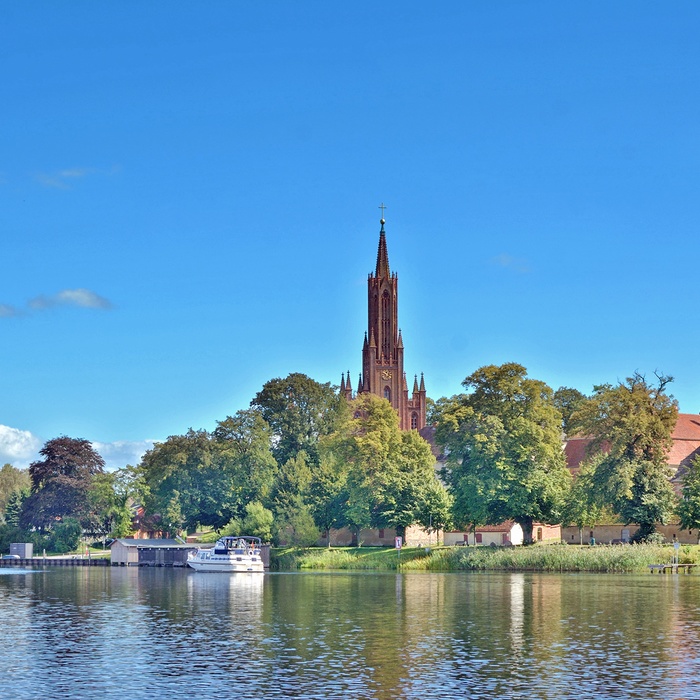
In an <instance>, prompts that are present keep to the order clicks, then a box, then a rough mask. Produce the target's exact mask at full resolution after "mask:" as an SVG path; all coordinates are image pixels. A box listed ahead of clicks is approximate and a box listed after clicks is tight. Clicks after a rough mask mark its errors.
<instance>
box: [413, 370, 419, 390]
mask: <svg viewBox="0 0 700 700" xmlns="http://www.w3.org/2000/svg"><path fill="white" fill-rule="evenodd" d="M413 393H414V394H417V393H418V377H417V376H416V375H415V374H414V375H413Z"/></svg>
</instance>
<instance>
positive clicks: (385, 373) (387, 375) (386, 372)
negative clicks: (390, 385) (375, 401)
mask: <svg viewBox="0 0 700 700" xmlns="http://www.w3.org/2000/svg"><path fill="white" fill-rule="evenodd" d="M382 379H384V380H388V379H391V372H390V371H389V370H388V369H385V370H382Z"/></svg>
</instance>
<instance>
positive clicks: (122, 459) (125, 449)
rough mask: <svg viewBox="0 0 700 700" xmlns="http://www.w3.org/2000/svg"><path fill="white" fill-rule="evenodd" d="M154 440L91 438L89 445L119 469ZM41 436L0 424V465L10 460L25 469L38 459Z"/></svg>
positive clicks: (134, 462) (108, 466)
mask: <svg viewBox="0 0 700 700" xmlns="http://www.w3.org/2000/svg"><path fill="white" fill-rule="evenodd" d="M155 442H156V441H155V440H134V441H129V440H117V441H115V442H93V443H91V444H92V446H93V448H94V449H95V450H97V452H99V454H100V455H101V456H102V458H103V459H104V461H105V468H106V469H107V470H108V471H113V470H114V469H121V468H122V467H125V466H126V465H127V464H131V465H132V466H135V465H137V464H138V463H139V462H140V461H141V457H143V455H144V453H145V452H146V451H147V450H150V449H151V448H152V447H153V445H154V443H155ZM43 444H44V440H43V439H42V438H39V437H37V436H36V435H33V434H32V433H31V432H29V431H28V430H19V429H18V428H10V427H9V426H7V425H0V466H2V465H3V464H6V463H8V464H12V466H14V467H17V469H26V468H27V467H28V466H29V465H30V464H31V463H32V462H36V461H37V460H38V459H41V455H40V454H39V450H40V449H41V448H42V446H43Z"/></svg>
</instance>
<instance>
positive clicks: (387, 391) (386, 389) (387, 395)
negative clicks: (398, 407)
mask: <svg viewBox="0 0 700 700" xmlns="http://www.w3.org/2000/svg"><path fill="white" fill-rule="evenodd" d="M384 398H385V399H386V400H387V401H388V402H389V403H391V389H390V388H389V387H388V386H385V387H384Z"/></svg>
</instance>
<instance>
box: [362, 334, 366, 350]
mask: <svg viewBox="0 0 700 700" xmlns="http://www.w3.org/2000/svg"><path fill="white" fill-rule="evenodd" d="M366 347H367V331H365V342H364V343H362V349H363V350H364V349H365V348H366Z"/></svg>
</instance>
